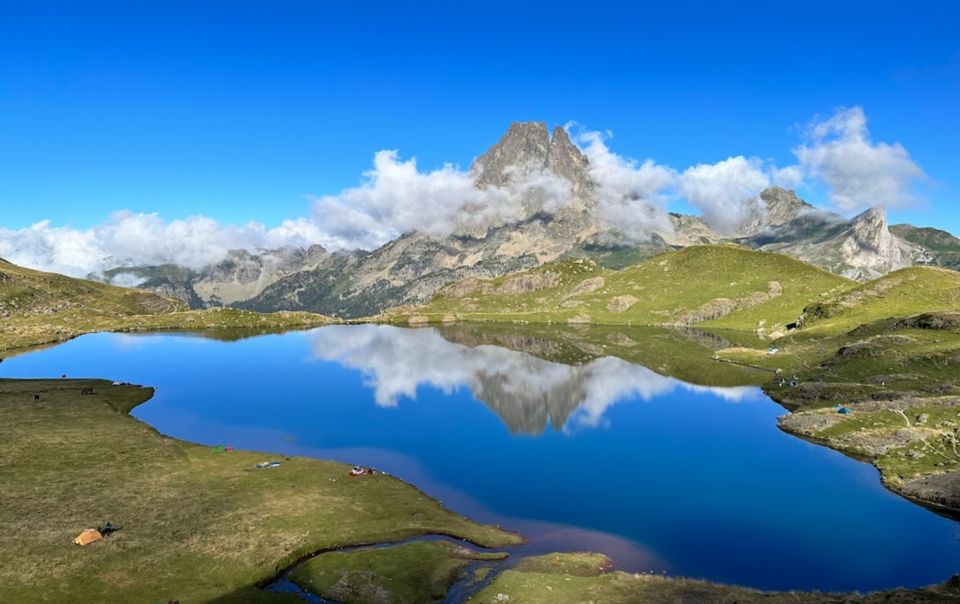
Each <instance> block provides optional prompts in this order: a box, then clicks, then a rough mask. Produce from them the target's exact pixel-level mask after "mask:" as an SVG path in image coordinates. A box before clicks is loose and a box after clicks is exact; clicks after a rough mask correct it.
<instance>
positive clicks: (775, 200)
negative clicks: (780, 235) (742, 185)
mask: <svg viewBox="0 0 960 604" xmlns="http://www.w3.org/2000/svg"><path fill="white" fill-rule="evenodd" d="M760 199H761V200H762V201H763V205H764V207H765V208H766V220H765V222H766V223H767V224H768V225H771V226H780V225H782V224H786V223H788V222H790V221H791V220H793V219H794V218H796V217H797V216H799V215H800V214H803V213H804V212H809V211H811V210H813V209H814V207H813V206H812V205H810V204H809V203H807V202H805V201H804V200H802V199H800V198H799V197H797V192H796V191H793V190H790V189H784V188H783V187H769V188H767V189H764V190H763V191H761V192H760Z"/></svg>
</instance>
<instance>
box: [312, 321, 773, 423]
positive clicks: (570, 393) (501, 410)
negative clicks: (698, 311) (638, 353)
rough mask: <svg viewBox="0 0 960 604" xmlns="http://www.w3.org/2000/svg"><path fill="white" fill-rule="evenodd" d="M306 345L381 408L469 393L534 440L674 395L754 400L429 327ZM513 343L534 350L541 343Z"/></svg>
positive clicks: (607, 362)
mask: <svg viewBox="0 0 960 604" xmlns="http://www.w3.org/2000/svg"><path fill="white" fill-rule="evenodd" d="M312 339H313V351H314V355H315V357H316V358H318V359H322V360H325V361H335V362H337V363H340V364H342V365H343V366H345V367H349V368H351V369H357V370H359V371H360V372H362V374H363V376H364V378H365V381H366V384H367V385H368V386H369V387H370V388H372V389H373V391H374V400H375V401H376V403H377V404H378V405H380V406H383V407H394V406H396V405H397V404H398V403H399V401H400V400H401V399H403V398H409V399H415V398H416V395H417V389H418V388H421V387H424V386H430V387H433V388H437V389H439V390H441V391H442V392H444V393H447V394H450V393H451V392H453V391H454V390H456V389H457V388H460V387H467V388H469V389H470V391H471V393H472V394H473V396H474V398H476V399H477V400H478V401H481V402H483V403H484V404H485V405H487V406H488V407H489V408H490V409H491V410H493V411H494V412H495V413H496V414H497V415H498V416H499V417H500V419H501V420H502V421H503V422H504V424H506V426H507V427H508V428H509V430H510V431H511V432H512V433H515V434H540V433H542V432H543V431H544V429H545V427H546V426H547V424H548V423H549V424H550V425H551V426H552V427H553V429H555V430H564V429H573V428H578V427H595V426H598V425H601V424H603V423H604V421H605V420H604V415H605V413H606V412H607V409H608V408H610V406H612V405H614V404H616V403H617V402H618V401H622V400H625V399H630V398H633V397H639V398H641V399H643V400H650V399H652V398H654V397H656V396H658V395H663V394H668V393H670V392H673V391H674V390H677V389H683V390H688V391H691V392H705V393H710V394H713V395H715V396H717V397H719V398H721V399H723V400H725V401H731V402H737V401H741V400H743V399H745V398H747V397H757V396H760V394H759V393H758V391H757V389H756V388H750V387H731V388H720V387H708V386H696V385H692V384H688V383H686V382H682V381H680V380H677V379H674V378H670V377H665V376H662V375H659V374H657V373H655V372H653V371H651V370H649V369H647V368H646V367H642V366H640V365H634V364H632V363H628V362H626V361H624V360H621V359H619V358H615V357H601V358H597V359H594V360H592V361H590V362H588V363H586V364H584V365H564V364H562V363H554V362H550V361H546V360H543V359H541V358H538V357H535V356H532V355H530V354H526V353H524V352H518V351H515V350H509V349H506V348H501V347H499V346H491V345H476V346H467V345H464V344H459V343H456V342H451V341H448V340H447V339H444V337H442V336H441V333H440V332H438V331H435V330H433V329H404V328H397V327H390V326H378V325H357V326H352V325H351V326H346V325H343V326H331V327H327V328H325V329H321V330H318V331H316V332H315V333H314V335H313V338H312ZM514 343H515V344H519V345H527V346H533V347H539V346H542V345H543V344H544V341H543V340H540V339H536V338H525V339H524V340H521V341H519V342H517V341H516V340H514Z"/></svg>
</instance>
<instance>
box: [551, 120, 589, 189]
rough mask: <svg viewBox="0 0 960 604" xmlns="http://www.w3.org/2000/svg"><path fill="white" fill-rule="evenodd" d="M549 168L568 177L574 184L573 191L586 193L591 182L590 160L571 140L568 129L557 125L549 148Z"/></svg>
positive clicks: (561, 175) (558, 174)
mask: <svg viewBox="0 0 960 604" xmlns="http://www.w3.org/2000/svg"><path fill="white" fill-rule="evenodd" d="M546 168H547V170H550V171H551V172H553V173H554V174H556V175H557V176H560V177H562V178H565V179H567V180H568V181H570V183H571V184H572V185H573V192H574V193H576V194H581V193H584V192H585V191H586V189H587V186H588V184H589V182H590V181H589V175H588V170H589V168H590V162H589V161H588V160H587V156H586V155H584V154H583V152H582V151H580V149H579V148H578V147H577V146H576V145H574V144H573V141H571V140H570V135H568V134H567V131H566V130H565V129H564V128H562V127H560V126H557V127H556V128H554V129H553V138H552V139H551V140H550V146H549V148H548V149H547V164H546Z"/></svg>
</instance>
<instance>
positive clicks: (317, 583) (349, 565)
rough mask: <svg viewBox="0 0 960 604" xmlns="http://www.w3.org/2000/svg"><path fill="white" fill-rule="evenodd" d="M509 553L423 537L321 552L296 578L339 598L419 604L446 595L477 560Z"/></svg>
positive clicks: (370, 603)
mask: <svg viewBox="0 0 960 604" xmlns="http://www.w3.org/2000/svg"><path fill="white" fill-rule="evenodd" d="M505 557H506V554H497V553H488V552H476V551H474V550H471V549H468V548H466V547H463V546H461V545H455V544H453V543H450V542H447V541H420V542H415V543H405V544H402V545H394V546H391V547H382V548H380V547H378V548H370V549H363V550H357V551H349V552H331V553H326V554H321V555H319V556H316V557H315V558H312V559H311V560H309V561H307V562H306V563H304V564H303V565H302V566H300V567H299V568H297V569H296V571H294V573H293V575H292V577H291V578H292V579H293V581H294V582H296V583H297V584H298V585H300V586H301V587H303V588H304V589H307V590H309V591H311V592H312V593H316V594H318V595H320V596H321V597H323V598H326V599H331V600H335V601H337V602H351V603H353V602H356V603H361V604H379V603H381V602H392V603H393V604H419V603H427V602H439V601H440V600H442V599H443V597H444V596H445V595H446V594H447V591H448V590H449V588H450V586H451V585H453V584H454V583H455V582H456V581H458V580H460V579H461V578H463V576H464V575H463V573H464V571H465V569H466V567H467V566H468V565H469V564H470V562H471V561H475V560H500V559H503V558H505Z"/></svg>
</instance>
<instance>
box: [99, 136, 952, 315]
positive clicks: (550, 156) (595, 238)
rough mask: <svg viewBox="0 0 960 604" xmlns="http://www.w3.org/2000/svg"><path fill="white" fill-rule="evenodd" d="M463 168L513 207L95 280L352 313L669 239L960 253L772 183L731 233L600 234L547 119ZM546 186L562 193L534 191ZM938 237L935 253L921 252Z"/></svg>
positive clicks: (612, 260) (684, 228)
mask: <svg viewBox="0 0 960 604" xmlns="http://www.w3.org/2000/svg"><path fill="white" fill-rule="evenodd" d="M471 174H472V175H473V177H474V179H475V183H476V186H477V187H478V188H480V189H490V188H498V189H502V190H503V191H504V192H505V194H508V195H509V199H510V200H511V203H517V204H519V205H520V206H521V207H520V208H519V209H520V211H518V212H516V214H517V215H519V216H523V218H521V219H519V220H517V221H515V222H512V223H510V224H498V223H489V224H484V223H478V222H476V220H478V218H477V217H476V216H472V215H471V216H465V217H464V220H463V223H462V224H461V225H459V226H458V227H457V228H456V229H455V230H454V232H453V234H451V235H449V236H446V237H434V236H429V235H425V234H422V233H417V232H411V233H407V234H405V235H403V236H401V237H399V238H398V239H396V240H394V241H391V242H388V243H387V244H385V245H383V246H382V247H380V248H378V249H376V250H372V251H362V250H355V251H341V252H335V253H327V252H326V251H325V250H323V248H321V247H319V246H315V247H313V248H310V249H309V250H289V249H285V250H272V251H265V252H260V253H257V254H252V253H249V252H245V251H236V252H231V254H230V257H229V258H227V259H226V260H224V261H223V262H220V263H218V264H216V265H213V266H210V267H207V268H205V269H203V270H201V271H191V270H187V269H183V268H179V267H170V266H163V267H140V268H122V269H115V270H114V271H109V272H108V274H107V275H106V280H108V281H111V282H113V283H118V284H125V285H134V284H136V285H139V286H140V287H145V288H148V289H151V290H153V291H156V292H158V293H162V294H164V295H171V296H176V297H178V298H181V299H183V300H185V301H187V302H188V303H189V304H190V305H191V306H193V307H206V306H218V305H231V306H237V307H241V308H247V309H252V310H260V311H274V310H311V311H317V312H322V313H324V314H330V315H335V316H341V317H357V316H362V315H370V314H376V313H378V312H380V311H381V310H383V309H385V308H388V307H391V306H397V305H402V304H411V303H420V302H425V301H427V300H428V299H430V298H431V297H432V296H433V294H434V293H435V292H437V291H438V290H439V289H440V288H441V287H443V286H445V285H447V284H449V283H451V282H454V281H459V280H462V279H466V278H471V277H475V278H481V279H487V278H491V277H497V276H500V275H503V274H507V273H511V272H515V271H519V270H523V269H528V268H532V267H534V266H537V265H539V264H543V263H544V262H549V261H551V260H554V259H557V258H560V257H563V256H582V257H587V258H591V259H593V260H595V261H597V262H599V263H601V264H605V265H607V266H610V267H614V268H618V267H621V266H625V265H628V264H632V263H634V262H638V261H640V260H643V259H645V258H648V257H650V256H653V255H655V254H658V253H661V252H665V251H669V250H672V249H678V248H682V247H686V246H690V245H700V244H712V243H719V242H723V241H735V242H737V243H740V244H743V245H746V246H749V247H752V248H755V249H761V250H765V251H772V252H780V253H784V254H788V255H791V256H795V257H797V258H799V259H801V260H804V261H806V262H810V263H812V264H815V265H818V266H821V267H823V268H825V269H827V270H830V271H833V272H836V273H839V274H842V275H844V276H847V277H850V278H854V279H870V278H873V277H876V276H879V275H881V274H884V273H886V272H889V271H891V270H895V269H897V268H901V267H904V266H909V265H911V264H926V263H940V264H944V263H947V262H953V261H955V262H956V263H957V265H960V260H958V258H960V240H957V239H955V238H953V237H952V236H951V235H949V234H948V233H942V232H939V231H937V232H932V233H931V232H928V231H933V230H932V229H927V230H922V229H916V228H914V227H910V226H909V225H900V226H899V227H897V228H896V229H895V232H893V231H891V230H890V228H889V227H888V226H887V222H886V217H885V215H884V212H883V210H882V209H881V208H874V209H871V210H868V211H867V212H865V213H863V214H861V215H860V216H858V217H856V218H855V219H853V220H846V219H844V218H843V217H841V216H839V215H837V214H832V213H829V212H825V211H823V210H819V209H817V208H814V207H813V206H811V205H810V204H808V203H807V202H805V201H803V200H802V199H800V198H799V197H798V196H797V195H796V193H795V192H794V191H789V190H787V189H783V188H779V187H773V188H769V189H767V190H765V191H763V192H761V193H760V195H759V199H758V203H757V206H756V209H755V211H754V212H753V213H752V214H751V215H750V216H748V217H747V218H746V219H745V220H744V221H743V223H742V224H741V225H739V227H737V228H736V231H737V234H736V235H733V236H729V235H728V236H723V235H720V234H718V233H717V232H716V231H714V230H713V229H712V228H710V226H709V224H707V222H706V221H704V220H703V219H702V218H700V217H697V216H684V215H679V214H671V215H670V216H669V220H670V228H669V229H666V230H665V231H664V232H655V233H653V234H652V235H651V237H650V239H649V240H648V241H645V242H642V243H639V244H637V243H625V242H624V243H619V242H617V241H611V237H610V236H609V233H610V231H607V230H605V228H604V227H602V226H601V225H600V223H599V222H598V220H597V219H596V209H597V200H596V195H595V194H594V184H593V183H592V181H591V178H590V163H589V161H588V159H587V157H586V156H585V155H584V154H583V153H582V152H581V151H580V149H579V148H577V146H576V145H575V144H573V142H572V141H571V140H570V137H569V136H568V135H567V132H566V130H564V129H563V128H560V127H557V128H555V129H554V130H553V132H552V134H551V132H550V131H549V130H548V128H547V125H546V124H545V123H542V122H519V123H514V124H513V125H511V126H510V128H509V130H508V131H507V132H506V134H504V135H503V137H502V138H501V139H500V140H499V141H498V142H497V143H496V144H495V145H493V146H492V147H490V149H489V150H487V151H486V152H485V153H484V154H482V155H480V156H479V157H478V158H477V159H476V160H475V161H474V163H473V165H472V166H471ZM558 191H559V192H560V193H558ZM546 195H553V196H555V197H556V196H558V195H559V196H560V197H562V199H561V200H560V201H559V202H557V203H544V200H545V199H546V198H545V197H544V196H546ZM550 199H553V198H550ZM908 239H909V240H908ZM944 242H945V243H944ZM941 248H943V250H944V251H942V252H937V254H939V255H937V254H934V253H932V252H931V250H933V249H937V250H939V249H941Z"/></svg>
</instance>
